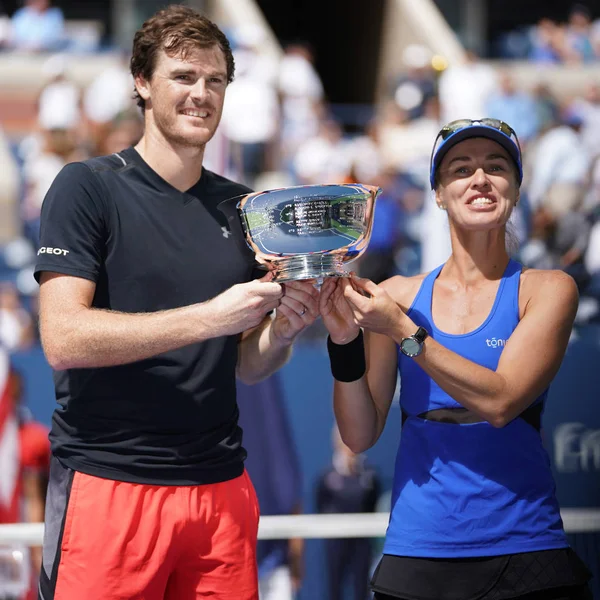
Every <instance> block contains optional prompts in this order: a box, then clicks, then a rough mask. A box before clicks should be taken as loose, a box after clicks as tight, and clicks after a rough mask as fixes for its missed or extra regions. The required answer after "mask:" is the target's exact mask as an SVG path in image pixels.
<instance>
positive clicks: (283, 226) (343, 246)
mask: <svg viewBox="0 0 600 600" xmlns="http://www.w3.org/2000/svg"><path fill="white" fill-rule="evenodd" d="M380 193H381V189H380V188H378V187H376V186H372V185H363V184H360V183H348V184H328V185H304V186H297V187H289V188H281V189H276V190H270V191H265V192H254V193H252V194H247V195H245V196H239V197H236V198H231V199H229V200H225V201H224V202H221V203H220V204H219V210H221V212H223V213H224V214H225V216H226V217H227V220H228V222H229V226H230V229H231V231H232V233H233V234H234V235H235V236H236V237H237V238H238V239H243V240H244V242H245V243H246V244H247V246H249V247H250V249H251V250H252V252H253V253H254V257H255V260H256V262H257V263H259V264H260V265H261V266H262V267H263V268H265V269H267V270H269V271H273V272H274V274H275V277H274V281H278V282H282V281H291V280H296V279H317V280H320V281H322V279H323V278H324V277H347V276H348V274H349V273H348V271H346V269H345V268H344V267H345V265H346V263H349V262H351V261H353V260H356V259H357V258H358V257H359V256H360V255H361V254H363V252H364V251H365V250H366V248H367V245H368V243H369V239H370V237H371V230H372V226H373V215H374V211H375V201H376V199H377V197H378V196H379V194H380Z"/></svg>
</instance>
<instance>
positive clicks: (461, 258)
mask: <svg viewBox="0 0 600 600" xmlns="http://www.w3.org/2000/svg"><path fill="white" fill-rule="evenodd" d="M451 241H452V255H451V256H450V258H449V259H448V261H447V262H446V266H445V267H444V269H443V270H444V275H445V276H449V275H451V276H452V277H453V278H454V279H458V280H459V281H461V282H462V283H463V284H464V285H465V286H471V285H477V284H479V283H483V282H484V281H490V280H497V279H500V277H502V274H503V273H504V271H505V269H506V265H507V264H508V261H509V260H510V257H509V255H508V252H507V251H506V245H505V244H506V241H505V230H504V228H502V229H501V230H498V229H496V230H489V231H476V232H474V231H463V232H457V231H455V230H453V229H452V228H451Z"/></svg>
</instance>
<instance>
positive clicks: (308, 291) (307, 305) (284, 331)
mask: <svg viewBox="0 0 600 600" xmlns="http://www.w3.org/2000/svg"><path fill="white" fill-rule="evenodd" d="M314 283H315V282H314V280H305V281H288V282H286V283H282V284H281V285H282V287H283V296H282V297H281V301H280V304H279V306H278V307H277V310H276V312H275V319H274V321H273V333H274V335H276V336H277V337H278V338H280V339H282V340H284V341H289V342H291V341H292V340H293V339H294V338H295V337H296V336H297V335H298V334H299V333H300V332H301V331H302V330H304V329H306V328H307V327H308V326H309V325H312V324H313V323H314V322H315V320H316V318H317V317H318V316H319V291H318V290H317V289H316V288H315V286H314Z"/></svg>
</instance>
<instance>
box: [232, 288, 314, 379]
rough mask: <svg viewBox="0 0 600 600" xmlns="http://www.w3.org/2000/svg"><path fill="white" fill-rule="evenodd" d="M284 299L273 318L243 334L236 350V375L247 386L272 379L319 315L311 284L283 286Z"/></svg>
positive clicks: (268, 318) (266, 319)
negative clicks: (298, 339) (295, 344)
mask: <svg viewBox="0 0 600 600" xmlns="http://www.w3.org/2000/svg"><path fill="white" fill-rule="evenodd" d="M283 288H284V295H283V297H282V298H281V303H280V304H279V306H278V307H277V311H276V313H275V317H274V318H271V317H270V316H268V317H266V318H265V319H264V320H263V321H262V323H260V325H259V326H258V327H256V328H254V329H252V330H249V331H246V332H245V333H244V334H243V335H242V339H241V341H240V343H239V346H238V363H237V368H236V375H237V377H238V379H240V380H241V381H243V382H244V383H246V384H248V385H252V384H254V383H258V382H259V381H262V380H263V379H266V378H267V377H268V376H269V375H272V374H273V373H274V372H275V371H277V370H278V369H279V368H280V367H282V366H283V365H284V364H285V363H286V362H287V361H288V360H289V357H290V355H291V351H292V344H293V343H294V340H295V339H296V337H297V336H298V334H299V333H300V332H301V331H303V330H304V329H306V327H308V326H309V325H311V324H312V323H314V321H315V319H316V318H317V316H318V315H319V308H318V304H317V302H318V298H319V292H318V291H317V290H316V289H315V287H314V285H313V282H312V281H290V282H288V283H284V284H283Z"/></svg>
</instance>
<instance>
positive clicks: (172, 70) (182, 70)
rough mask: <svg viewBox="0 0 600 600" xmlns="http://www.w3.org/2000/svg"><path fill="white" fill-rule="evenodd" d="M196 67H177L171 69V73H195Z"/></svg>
mask: <svg viewBox="0 0 600 600" xmlns="http://www.w3.org/2000/svg"><path fill="white" fill-rule="evenodd" d="M195 74H196V71H194V69H186V68H177V67H175V68H174V69H171V75H195Z"/></svg>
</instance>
